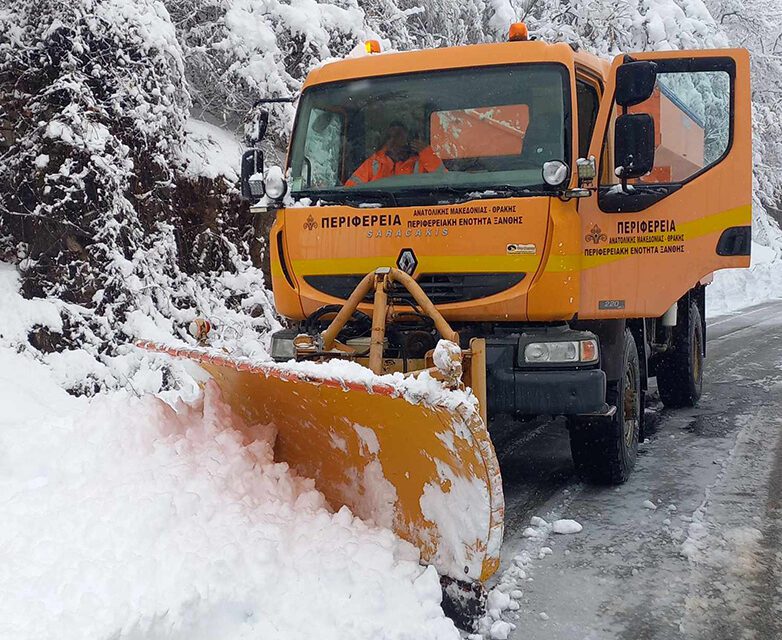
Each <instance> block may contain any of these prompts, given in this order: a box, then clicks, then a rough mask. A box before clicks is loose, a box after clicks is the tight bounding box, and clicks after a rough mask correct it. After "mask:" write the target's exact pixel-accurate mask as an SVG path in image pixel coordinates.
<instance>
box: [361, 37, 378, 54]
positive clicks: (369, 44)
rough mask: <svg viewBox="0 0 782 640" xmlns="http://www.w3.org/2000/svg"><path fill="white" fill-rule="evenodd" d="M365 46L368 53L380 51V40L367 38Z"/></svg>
mask: <svg viewBox="0 0 782 640" xmlns="http://www.w3.org/2000/svg"><path fill="white" fill-rule="evenodd" d="M364 48H365V49H366V50H367V53H380V42H378V41H377V40H367V41H366V42H365V43H364Z"/></svg>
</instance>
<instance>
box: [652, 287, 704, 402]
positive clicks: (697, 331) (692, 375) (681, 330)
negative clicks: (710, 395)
mask: <svg viewBox="0 0 782 640" xmlns="http://www.w3.org/2000/svg"><path fill="white" fill-rule="evenodd" d="M657 389H658V390H659V392H660V399H661V400H662V401H663V404H664V405H665V406H666V407H669V408H672V409H673V408H678V407H694V406H695V405H696V404H697V402H698V400H699V399H700V397H701V392H702V391H703V324H702V323H701V314H700V311H699V310H698V305H696V304H695V303H694V302H690V304H689V306H688V314H687V318H686V324H684V326H677V327H675V328H674V333H673V348H672V349H671V351H670V353H668V352H666V353H664V354H662V357H661V358H660V362H659V363H658V364H657Z"/></svg>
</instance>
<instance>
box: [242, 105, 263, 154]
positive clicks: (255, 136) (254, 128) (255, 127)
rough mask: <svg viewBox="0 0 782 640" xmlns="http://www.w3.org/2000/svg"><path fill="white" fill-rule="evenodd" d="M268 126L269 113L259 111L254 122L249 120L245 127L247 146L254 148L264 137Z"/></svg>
mask: <svg viewBox="0 0 782 640" xmlns="http://www.w3.org/2000/svg"><path fill="white" fill-rule="evenodd" d="M268 126H269V112H268V111H266V109H260V110H259V111H258V113H257V115H256V117H255V120H250V121H249V122H248V123H247V125H246V126H245V129H244V133H245V140H246V141H247V143H248V144H249V145H252V146H255V145H257V144H258V143H259V142H260V141H261V140H263V138H264V136H265V135H266V128H267V127H268Z"/></svg>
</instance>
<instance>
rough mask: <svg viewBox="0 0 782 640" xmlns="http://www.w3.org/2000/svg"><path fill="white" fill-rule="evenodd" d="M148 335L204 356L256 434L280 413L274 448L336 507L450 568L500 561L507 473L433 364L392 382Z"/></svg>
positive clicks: (463, 400) (479, 572)
mask: <svg viewBox="0 0 782 640" xmlns="http://www.w3.org/2000/svg"><path fill="white" fill-rule="evenodd" d="M139 346H140V347H142V348H144V349H147V350H150V351H157V352H163V353H167V354H169V355H172V356H174V357H177V358H185V359H189V360H194V361H196V362H198V363H199V364H200V365H201V366H202V367H203V368H204V369H205V370H206V371H207V372H208V373H209V374H210V375H211V376H212V378H213V379H214V380H215V382H216V383H217V384H218V386H219V387H220V389H221V391H222V394H223V397H224V399H225V400H226V401H227V402H228V403H229V405H230V406H231V407H232V408H233V409H234V411H235V412H236V413H237V415H239V416H241V417H242V418H244V421H245V423H246V425H247V426H246V428H245V431H246V432H245V433H244V436H245V438H246V440H247V441H248V442H250V441H252V440H254V439H255V438H256V436H257V429H259V428H263V427H264V426H266V425H273V427H274V428H275V429H276V431H277V439H276V444H275V459H276V460H277V461H280V462H286V463H288V464H289V465H290V466H291V467H292V468H293V469H294V470H296V471H297V472H298V473H299V474H300V475H302V476H305V477H308V478H313V479H314V480H315V485H316V487H317V488H318V489H319V490H320V491H321V492H322V493H323V494H324V495H325V497H326V499H327V500H328V502H329V504H330V505H331V507H332V508H333V509H335V510H336V509H339V508H340V507H341V506H343V505H345V506H347V507H349V508H350V509H351V511H352V512H353V513H354V514H356V515H357V516H359V517H361V518H362V519H365V520H367V521H371V522H374V523H376V524H377V525H380V526H385V527H390V528H391V529H393V530H394V531H395V532H396V533H397V534H398V535H399V536H400V537H401V538H403V539H405V540H407V541H409V542H411V543H412V544H413V545H415V546H416V547H417V548H418V549H419V550H420V554H421V561H422V562H423V563H425V564H432V565H434V566H435V568H436V569H437V570H438V572H439V573H440V574H441V575H442V576H447V577H449V578H453V579H455V580H459V581H462V582H474V581H481V582H482V581H485V580H486V579H487V578H488V577H489V576H491V575H492V574H493V573H494V572H495V571H496V570H497V568H498V566H499V552H500V544H501V541H502V528H503V515H504V503H503V496H502V485H501V478H500V471H499V465H498V462H497V458H496V456H495V453H494V448H493V446H492V443H491V440H490V439H489V434H488V431H487V429H486V425H485V423H484V421H483V419H482V418H481V415H480V412H479V407H478V404H477V402H475V401H474V397H470V396H469V395H467V394H466V393H465V392H464V391H449V390H447V389H445V388H444V387H442V386H441V385H440V383H438V382H436V381H435V380H434V379H432V378H429V377H428V376H425V379H423V378H422V379H418V380H416V379H413V378H408V379H407V380H406V381H404V382H402V383H401V385H397V384H395V385H394V386H392V385H390V384H387V383H386V382H384V381H383V379H382V378H381V377H374V378H372V377H370V378H364V379H362V380H361V381H346V380H344V379H341V378H335V377H329V376H328V375H322V376H321V375H318V373H317V369H318V367H317V366H310V367H307V368H306V371H303V369H302V368H299V369H298V370H297V367H296V366H295V365H294V366H286V365H278V364H274V363H269V364H266V363H264V364H261V365H251V364H248V363H247V362H246V361H245V362H243V361H241V360H234V359H232V358H230V357H229V356H226V355H224V354H221V353H220V352H218V351H215V350H211V349H201V348H197V349H172V348H168V347H165V346H162V345H158V344H154V343H150V342H143V343H139ZM325 370H326V369H325V368H324V371H325ZM367 380H369V381H367ZM396 380H398V378H397V379H395V381H396Z"/></svg>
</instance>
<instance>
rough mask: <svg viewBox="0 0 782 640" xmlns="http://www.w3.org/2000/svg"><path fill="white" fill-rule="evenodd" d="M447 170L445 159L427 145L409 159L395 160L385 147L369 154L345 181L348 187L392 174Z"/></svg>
mask: <svg viewBox="0 0 782 640" xmlns="http://www.w3.org/2000/svg"><path fill="white" fill-rule="evenodd" d="M435 171H445V167H444V166H443V161H442V160H440V158H438V157H437V155H436V154H435V152H434V151H433V150H432V147H426V148H425V149H423V150H422V151H421V153H419V154H418V155H413V156H410V157H409V158H408V159H407V160H400V161H399V162H394V161H393V160H392V159H391V158H389V157H388V156H387V155H386V152H385V149H381V150H380V151H377V152H376V153H373V154H372V155H371V156H369V157H368V158H367V159H366V160H364V162H362V163H361V165H360V166H359V167H358V169H356V170H355V171H354V172H353V175H352V176H350V178H349V179H348V180H347V181H346V182H345V186H346V187H355V186H356V185H359V184H364V183H365V182H372V181H373V180H380V179H381V178H389V177H390V176H401V175H408V174H411V173H434V172H435Z"/></svg>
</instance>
